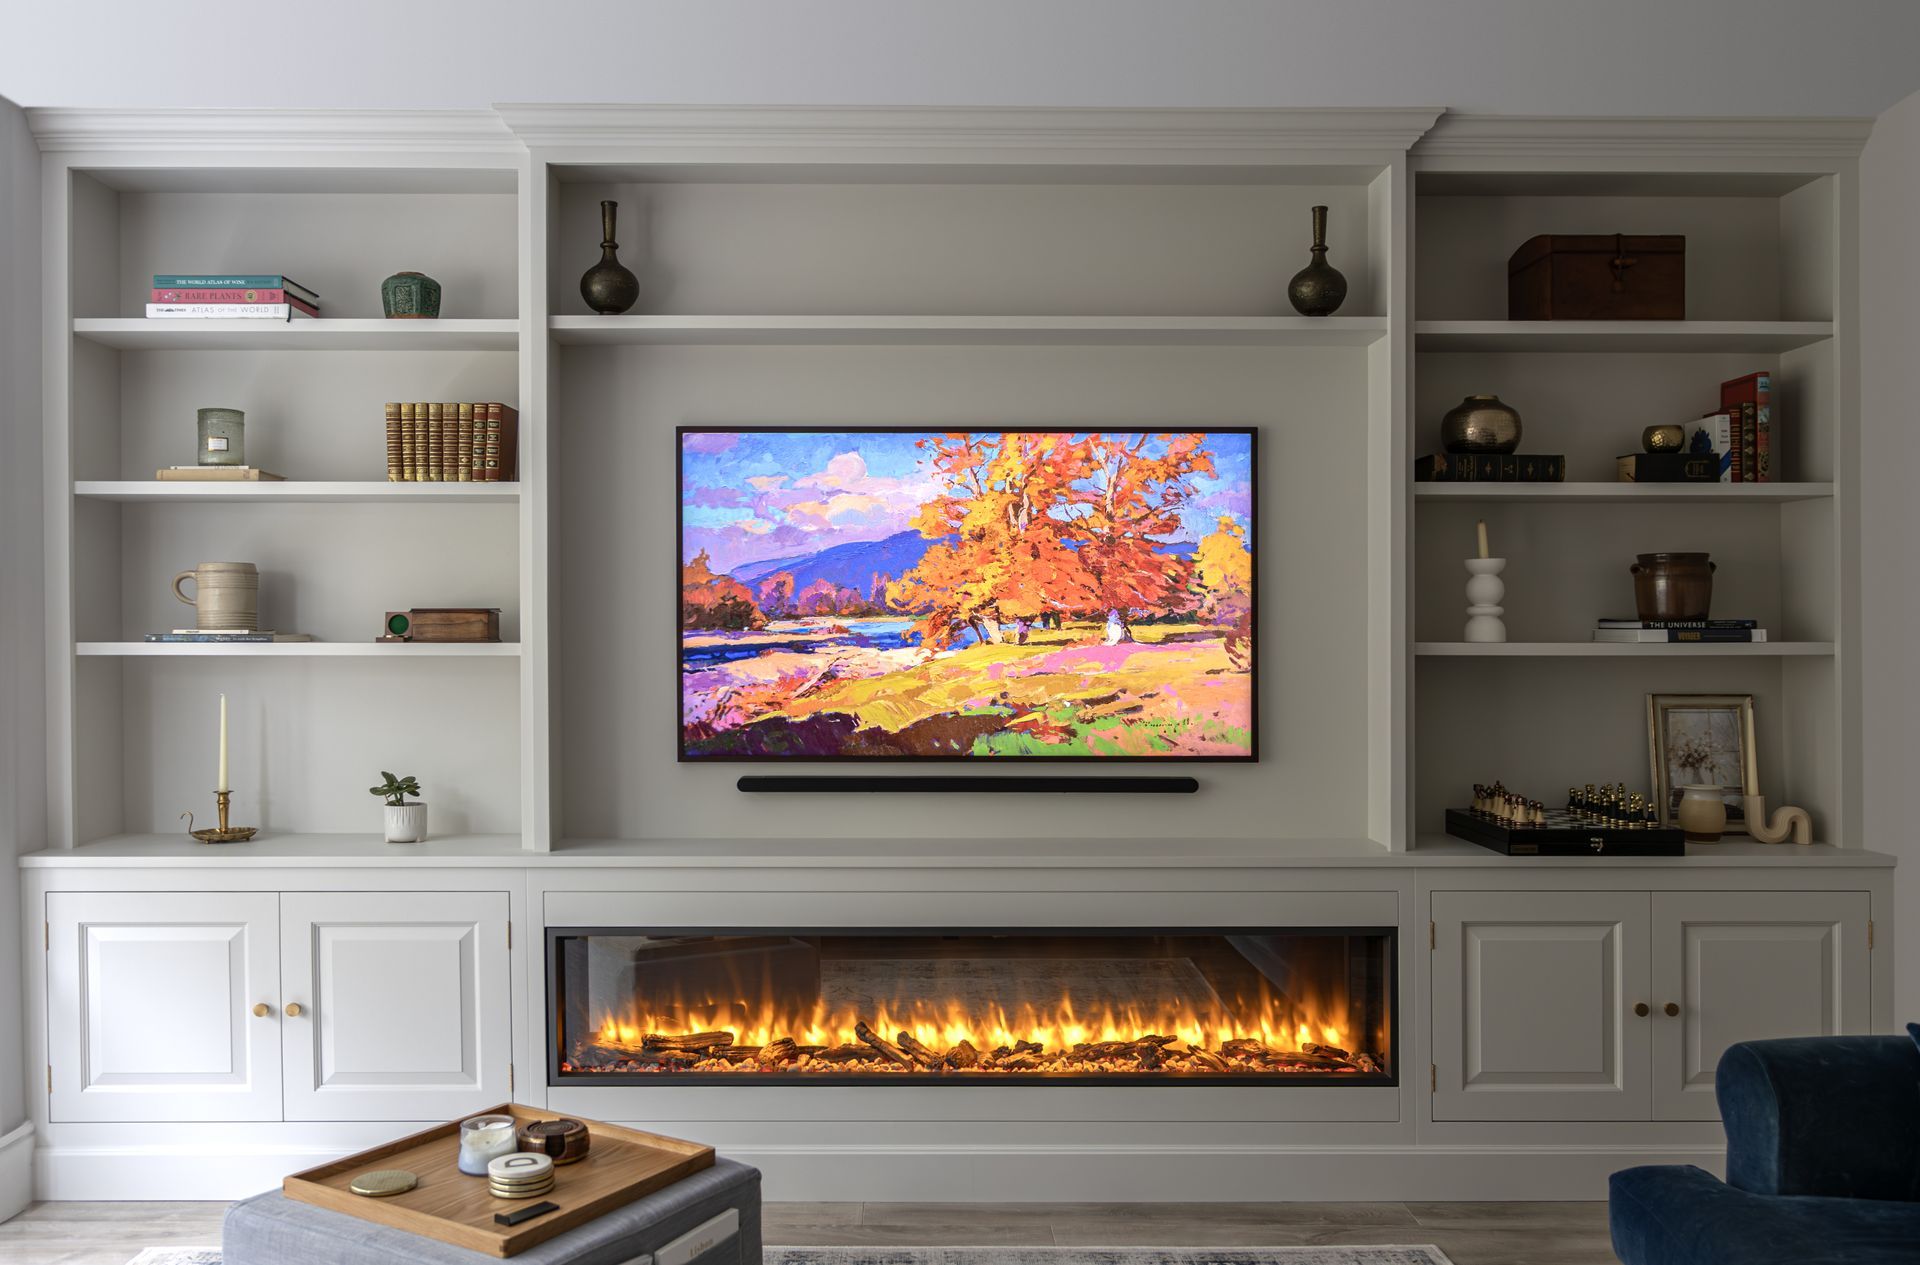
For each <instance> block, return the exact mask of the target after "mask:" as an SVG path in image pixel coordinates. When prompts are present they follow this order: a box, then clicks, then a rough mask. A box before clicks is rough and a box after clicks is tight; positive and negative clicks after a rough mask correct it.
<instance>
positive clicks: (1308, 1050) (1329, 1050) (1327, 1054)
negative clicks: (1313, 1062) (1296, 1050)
mask: <svg viewBox="0 0 1920 1265" xmlns="http://www.w3.org/2000/svg"><path fill="white" fill-rule="evenodd" d="M1300 1052H1301V1053H1302V1054H1317V1055H1319V1056H1320V1057H1321V1058H1323V1059H1338V1060H1340V1061H1341V1062H1346V1061H1348V1060H1350V1059H1352V1058H1353V1055H1351V1054H1349V1053H1347V1052H1346V1051H1345V1050H1343V1049H1341V1048H1340V1047H1339V1046H1337V1045H1319V1044H1316V1043H1315V1042H1312V1041H1309V1042H1307V1043H1306V1044H1305V1045H1302V1046H1301V1047H1300Z"/></svg>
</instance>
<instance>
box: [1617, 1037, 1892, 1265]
mask: <svg viewBox="0 0 1920 1265" xmlns="http://www.w3.org/2000/svg"><path fill="white" fill-rule="evenodd" d="M1916 1040H1920V1037H1916V1038H1915V1039H1914V1040H1909V1039H1908V1038H1906V1037H1806V1038H1799V1039H1794V1040H1788V1041H1748V1042H1743V1043H1742V1044H1739V1045H1736V1046H1733V1047H1732V1048H1730V1049H1729V1050H1728V1051H1727V1052H1726V1054H1725V1055H1724V1056H1722V1057H1721V1059H1720V1066H1719V1069H1718V1070H1717V1071H1716V1072H1715V1074H1714V1094H1715V1096H1716V1097H1717V1098H1718V1099H1719V1101H1720V1118H1721V1119H1722V1120H1723V1121H1724V1122H1725V1126H1726V1131H1727V1180H1726V1181H1724V1182H1722V1181H1720V1180H1719V1179H1717V1178H1715V1177H1714V1176H1713V1175H1712V1174H1710V1173H1708V1172H1706V1171H1704V1170H1702V1169H1699V1168H1695V1167H1694V1166H1692V1165H1691V1164H1687V1165H1668V1166H1659V1167H1653V1166H1649V1167H1645V1168H1630V1169H1627V1170H1625V1171H1624V1172H1619V1173H1615V1174H1614V1175H1613V1179H1612V1182H1611V1184H1610V1201H1609V1212H1608V1215H1609V1219H1610V1221H1611V1223H1612V1227H1613V1249H1614V1251H1615V1252H1617V1253H1619V1256H1620V1259H1621V1260H1622V1261H1624V1262H1626V1265H1735V1263H1736V1262H1738V1263H1739V1265H1767V1263H1768V1262H1774V1261H1779V1262H1793V1263H1794V1265H1882V1263H1884V1262H1911V1263H1914V1265H1920V1046H1916Z"/></svg>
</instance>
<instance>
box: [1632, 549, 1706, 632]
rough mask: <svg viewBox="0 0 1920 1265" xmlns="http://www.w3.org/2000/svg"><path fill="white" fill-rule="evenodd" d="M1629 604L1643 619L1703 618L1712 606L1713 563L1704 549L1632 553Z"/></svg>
mask: <svg viewBox="0 0 1920 1265" xmlns="http://www.w3.org/2000/svg"><path fill="white" fill-rule="evenodd" d="M1635 558H1636V559H1637V561H1635V562H1634V564H1633V568H1632V570H1633V604H1634V608H1635V611H1636V613H1638V615H1639V616H1640V618H1641V619H1644V620H1655V619H1658V620H1676V619H1705V618H1706V617H1707V612H1708V611H1709V610H1710V609H1711V608H1712V606H1713V573H1714V571H1715V570H1716V568H1715V567H1714V565H1713V563H1712V562H1710V561H1708V560H1707V555H1706V554H1704V553H1643V554H1636V555H1635Z"/></svg>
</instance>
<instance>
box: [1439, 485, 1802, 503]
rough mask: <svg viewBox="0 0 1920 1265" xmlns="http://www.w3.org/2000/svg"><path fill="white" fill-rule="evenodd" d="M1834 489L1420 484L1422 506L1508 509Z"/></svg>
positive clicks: (1749, 497)
mask: <svg viewBox="0 0 1920 1265" xmlns="http://www.w3.org/2000/svg"><path fill="white" fill-rule="evenodd" d="M1833 494H1834V493H1833V484H1831V483H1603V482H1599V481H1594V482H1590V483H1589V482H1582V483H1471V482H1469V483H1415V484H1414V485H1413V497H1414V499H1415V500H1416V501H1442V502H1451V503H1456V504H1457V503H1473V502H1479V501H1485V502H1498V503H1502V504H1510V505H1512V504H1519V505H1526V504H1543V505H1556V504H1572V503H1580V504H1587V505H1607V504H1629V505H1645V504H1648V503H1653V504H1659V505H1713V504H1734V505H1767V504H1783V503H1786V502H1791V501H1823V500H1831V499H1832V497H1833Z"/></svg>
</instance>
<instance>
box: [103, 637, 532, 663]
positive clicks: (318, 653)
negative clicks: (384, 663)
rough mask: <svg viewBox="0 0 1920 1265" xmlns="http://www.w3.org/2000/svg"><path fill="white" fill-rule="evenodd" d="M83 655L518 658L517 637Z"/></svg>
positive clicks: (228, 645)
mask: <svg viewBox="0 0 1920 1265" xmlns="http://www.w3.org/2000/svg"><path fill="white" fill-rule="evenodd" d="M73 652H74V653H75V654H77V655H96V656H108V657H113V656H118V657H122V658H161V659H167V658H268V659H343V658H354V659H398V658H405V657H414V658H428V659H495V658H517V657H519V654H520V643H519V642H517V641H476V642H448V641H407V642H396V641H239V642H232V641H229V642H193V641H187V642H180V641H80V642H75V643H74V647H73Z"/></svg>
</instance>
